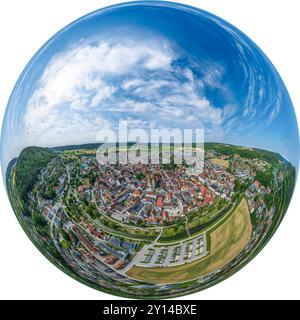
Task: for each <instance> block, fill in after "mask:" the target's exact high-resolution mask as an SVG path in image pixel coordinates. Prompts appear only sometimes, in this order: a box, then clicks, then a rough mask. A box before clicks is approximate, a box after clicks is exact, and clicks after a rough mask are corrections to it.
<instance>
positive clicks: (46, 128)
mask: <svg viewBox="0 0 300 320" xmlns="http://www.w3.org/2000/svg"><path fill="white" fill-rule="evenodd" d="M175 51H176V50H174V48H173V47H172V45H171V44H170V43H168V42H167V41H164V40H162V39H159V40H157V41H155V40H153V39H151V40H149V41H144V42H141V41H139V42H134V41H119V42H112V41H104V40H103V41H101V42H99V43H98V44H94V45H91V44H81V45H80V46H78V47H76V48H73V49H69V50H67V51H64V52H62V53H59V54H57V55H56V56H54V57H53V58H52V59H51V60H50V62H49V63H48V65H47V66H46V68H45V70H44V72H43V74H42V76H41V79H40V80H39V82H38V86H37V89H36V90H35V92H34V93H33V94H32V96H31V98H30V99H29V101H28V104H27V107H26V113H25V116H24V128H25V134H26V138H27V140H28V141H31V142H32V144H37V145H47V144H50V145H62V144H69V143H72V144H74V143H77V142H80V143H83V142H93V141H95V138H96V134H97V132H98V130H99V129H101V128H103V127H105V128H109V127H116V126H117V121H118V120H127V121H129V124H130V125H131V126H132V127H135V128H136V127H138V126H140V127H141V126H142V127H144V128H150V127H155V126H156V127H160V128H162V127H165V128H168V127H172V128H174V127H180V128H187V127H188V126H190V127H194V128H205V130H207V134H208V135H209V134H213V131H214V130H215V131H216V132H219V133H220V134H222V130H221V126H222V124H223V123H224V121H225V120H226V119H228V118H229V117H231V116H232V115H233V114H234V111H235V110H234V109H233V107H231V109H230V108H229V107H227V108H226V111H222V109H221V108H217V107H215V106H214V104H213V103H212V102H211V101H210V100H209V99H208V98H207V97H206V96H205V87H211V88H213V89H214V90H220V91H221V92H222V93H224V92H225V91H226V90H228V89H227V87H226V85H224V84H223V83H222V77H223V74H224V72H225V71H224V68H222V67H221V66H219V65H217V64H216V63H211V64H209V63H208V62H206V63H205V64H203V65H202V71H203V74H204V76H203V77H202V78H199V76H196V75H195V74H194V72H193V70H192V69H191V68H189V67H180V66H178V65H177V66H176V59H177V58H178V56H179V54H178V51H176V53H175ZM214 135H215V133H214Z"/></svg>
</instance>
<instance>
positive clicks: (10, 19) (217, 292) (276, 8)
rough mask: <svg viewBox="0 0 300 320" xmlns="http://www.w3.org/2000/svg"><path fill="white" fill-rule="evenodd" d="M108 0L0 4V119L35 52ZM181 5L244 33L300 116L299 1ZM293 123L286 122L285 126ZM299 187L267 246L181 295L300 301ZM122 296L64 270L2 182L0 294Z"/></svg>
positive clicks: (201, 0) (215, 0)
mask: <svg viewBox="0 0 300 320" xmlns="http://www.w3.org/2000/svg"><path fill="white" fill-rule="evenodd" d="M120 1H121V0H119V1H110V0H43V1H40V0H26V1H25V0H9V1H0V40H1V42H0V43H1V51H0V57H1V59H0V118H1V119H2V118H3V115H4V111H5V107H6V104H7V101H8V99H9V95H10V93H11V91H12V89H13V86H14V84H15V82H16V81H17V79H18V77H19V75H20V73H21V72H22V70H23V68H24V67H25V65H26V64H27V62H28V61H29V59H30V58H31V57H32V56H33V54H34V53H35V52H36V51H37V50H38V49H39V48H40V47H41V45H42V44H44V43H45V42H46V41H47V40H48V39H49V38H50V37H51V36H52V35H53V34H54V33H56V32H57V31H58V30H60V29H61V28H63V27H64V26H65V25H66V24H69V23H70V22H72V21H73V20H75V19H77V18H79V17H80V16H82V15H84V14H87V13H89V12H90V11H93V10H96V9H99V8H101V7H104V6H107V5H111V4H114V3H118V2H120ZM181 2H183V3H186V4H190V5H194V6H197V7H200V8H202V9H204V10H207V11H209V12H212V13H214V14H216V15H218V16H220V17H222V18H223V19H225V20H227V21H228V22H230V23H232V24H233V25H235V26H236V27H237V28H239V29H240V30H242V31H243V32H244V33H246V34H247V35H248V36H249V37H250V38H251V39H252V40H254V42H255V43H256V44H257V45H258V46H260V48H261V49H262V50H263V51H264V52H265V53H266V54H267V56H268V57H269V58H270V60H271V61H272V62H273V64H274V65H275V67H276V68H277V70H278V71H279V73H280V74H281V76H282V78H283V80H284V82H285V84H286V86H287V88H288V90H289V93H290V95H291V98H292V100H293V103H294V107H295V109H296V113H297V116H298V119H299V117H300V88H299V71H300V58H299V57H300V42H299V30H300V19H299V12H300V1H299V0H285V1H281V0H273V1H262V0H243V1H241V0H198V1H192V0H190V1H188V0H187V1H184V0H181ZM287 125H288V123H287ZM299 190H300V185H299V184H298V186H297V188H296V190H295V193H294V197H293V199H292V202H291V205H290V208H289V210H288V213H287V215H286V217H285V219H284V220H283V222H282V224H281V226H280V228H279V229H278V231H277V232H276V234H275V236H274V237H273V238H272V240H271V241H270V243H269V244H268V245H267V247H266V248H265V249H264V250H263V252H261V253H260V254H259V255H258V257H256V258H255V259H254V260H253V261H252V262H251V263H250V264H248V265H247V266H246V267H244V268H243V269H242V270H241V271H239V272H238V273H237V274H235V275H234V276H232V277H231V278H229V279H228V280H226V281H224V282H222V283H220V284H218V285H216V286H214V287H212V288H210V289H207V290H205V291H202V292H198V293H195V294H193V295H189V296H185V297H183V298H180V299H201V300H203V299H300V290H299V288H300V272H299V270H300V255H299V252H300V251H299V247H300V241H299V235H300V232H299V230H300V212H299V209H300V197H299V196H300V193H299ZM112 298H114V299H121V298H117V297H113V296H110V295H108V294H104V293H101V292H98V291H96V290H94V289H91V288H89V287H87V286H84V285H82V284H81V283H79V282H77V281H75V280H73V279H72V278H70V277H68V276H67V275H65V274H64V273H63V272H61V271H60V270H59V269H57V268H56V267H55V266H54V265H52V264H51V263H50V262H49V261H48V260H47V259H46V258H45V257H44V256H43V255H42V254H41V253H39V251H38V250H37V249H36V248H35V247H34V245H33V244H32V243H31V241H30V240H29V239H28V238H27V236H26V235H25V233H24V232H23V230H22V229H21V227H20V225H19V223H18V222H17V219H16V218H15V216H14V214H13V211H12V209H11V207H10V204H9V201H8V198H7V196H6V193H5V190H4V186H3V183H2V181H1V184H0V299H98V300H104V299H112Z"/></svg>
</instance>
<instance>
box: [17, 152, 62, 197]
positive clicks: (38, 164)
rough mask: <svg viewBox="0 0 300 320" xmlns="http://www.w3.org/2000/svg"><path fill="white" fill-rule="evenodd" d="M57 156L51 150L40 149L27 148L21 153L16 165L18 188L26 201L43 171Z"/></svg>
mask: <svg viewBox="0 0 300 320" xmlns="http://www.w3.org/2000/svg"><path fill="white" fill-rule="evenodd" d="M55 156H56V153H55V152H54V151H52V150H51V149H48V148H40V147H27V148H25V149H24V150H23V151H22V152H21V154H20V156H19V158H18V161H17V164H16V187H17V190H18V192H19V195H20V197H21V198H22V199H23V200H24V201H26V200H27V197H26V195H27V193H28V192H29V191H30V190H31V189H32V187H33V185H34V183H35V181H36V179H37V176H38V174H39V172H40V171H41V169H42V168H44V167H45V166H46V165H47V163H48V162H49V161H50V160H51V159H53V158H54V157H55Z"/></svg>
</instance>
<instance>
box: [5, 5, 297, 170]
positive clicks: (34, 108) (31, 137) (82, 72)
mask: <svg viewBox="0 0 300 320" xmlns="http://www.w3.org/2000/svg"><path fill="white" fill-rule="evenodd" d="M119 120H127V121H128V123H129V126H130V128H132V129H133V128H145V129H149V128H170V129H171V128H182V129H184V128H203V129H204V133H205V139H206V140H207V141H217V142H226V143H233V144H238V145H244V146H255V147H260V148H264V149H268V150H271V151H276V152H279V153H281V154H282V155H283V156H284V157H285V158H287V159H288V160H289V161H291V162H292V163H293V164H294V165H298V161H299V159H298V156H299V134H298V129H297V123H296V118H295V114H294V110H293V106H292V103H291V101H290V98H289V95H288V93H287V90H286V88H285V86H284V84H283V82H282V80H281V78H280V76H279V75H278V73H277V72H276V70H275V69H274V67H273V66H272V64H271V63H270V62H269V60H268V59H267V58H266V57H265V56H264V55H263V54H262V52H261V51H260V50H259V49H258V48H257V47H256V46H255V44H254V43H253V42H252V41H251V40H249V39H248V38H247V37H246V36H245V35H244V34H242V33H241V32H240V31H238V30H237V29H236V28H234V27H233V26H231V25H230V24H228V23H226V22H225V21H223V20H221V19H219V18H217V17H215V16H213V15H211V14H209V13H206V12H203V11H200V10H198V9H195V8H191V7H186V6H183V5H178V4H170V3H169V4H167V3H161V2H157V1H155V2H149V3H146V2H144V3H143V2H139V3H131V4H125V5H122V6H119V7H110V8H108V9H106V10H104V11H98V12H95V13H93V14H90V15H88V16H86V17H83V18H82V19H79V20H78V21H76V22H75V23H73V24H71V25H69V26H68V27H66V28H65V29H64V30H62V31H61V32H59V33H58V34H56V35H55V36H54V37H53V38H52V39H50V40H49V42H47V43H46V45H45V46H43V47H42V49H41V50H40V51H39V52H38V53H37V54H36V55H35V56H34V58H33V59H32V60H31V61H30V63H29V64H28V65H27V67H26V68H25V70H24V72H23V74H22V75H21V77H20V79H19V80H18V82H17V84H16V87H15V89H14V91H13V94H12V96H11V99H10V101H9V105H8V108H7V112H6V115H5V120H4V124H3V128H2V139H1V140H2V165H3V166H2V168H3V169H4V168H6V165H7V163H8V162H9V161H10V160H11V159H12V158H13V157H15V156H17V155H18V154H19V152H20V151H21V150H22V149H23V148H24V147H26V146H28V145H38V146H58V145H67V144H80V143H86V142H95V139H96V134H97V132H98V131H99V130H101V129H102V128H115V127H116V125H117V123H118V121H119Z"/></svg>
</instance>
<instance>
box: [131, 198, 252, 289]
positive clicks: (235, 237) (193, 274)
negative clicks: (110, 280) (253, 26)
mask: <svg viewBox="0 0 300 320" xmlns="http://www.w3.org/2000/svg"><path fill="white" fill-rule="evenodd" d="M251 233H252V224H251V219H250V213H249V208H248V204H247V201H246V199H245V198H242V200H241V201H240V203H239V204H238V206H237V207H236V208H235V210H234V211H233V212H232V214H230V215H229V217H228V218H227V219H226V220H225V221H224V222H223V223H222V224H221V225H220V226H218V227H217V228H216V229H215V230H213V231H212V232H211V233H210V234H209V235H208V237H210V241H209V242H210V244H211V246H210V253H209V254H208V255H207V256H206V257H204V258H202V259H199V260H197V261H194V262H191V263H186V264H182V265H179V266H176V267H155V268H146V267H138V266H133V267H132V268H130V269H129V270H128V271H127V274H128V276H130V277H132V278H135V279H137V280H142V281H145V282H149V283H157V284H171V283H178V282H185V281H190V280H193V279H197V278H199V277H201V276H204V275H206V274H209V273H210V272H213V271H215V270H218V269H220V268H222V267H224V266H225V265H227V264H228V263H230V261H232V260H233V259H234V258H235V257H236V256H238V255H239V253H240V252H241V251H242V250H243V248H244V247H245V246H246V245H247V243H248V241H249V240H250V237H251Z"/></svg>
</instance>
